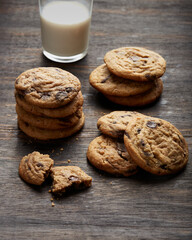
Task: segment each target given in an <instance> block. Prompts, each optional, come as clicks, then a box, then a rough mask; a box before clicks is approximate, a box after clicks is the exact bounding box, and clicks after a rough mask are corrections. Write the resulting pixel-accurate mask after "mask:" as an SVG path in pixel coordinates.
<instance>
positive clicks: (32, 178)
mask: <svg viewBox="0 0 192 240" xmlns="http://www.w3.org/2000/svg"><path fill="white" fill-rule="evenodd" d="M53 164H54V161H53V160H52V159H51V158H50V157H49V155H47V154H40V153H39V152H32V153H30V154H28V155H27V156H24V157H23V158H22V160H21V162H20V165H19V175H20V177H21V178H22V179H23V180H24V181H25V182H27V183H30V184H34V185H41V184H42V183H43V182H44V181H45V179H46V178H47V176H48V175H49V172H50V169H51V167H52V166H53Z"/></svg>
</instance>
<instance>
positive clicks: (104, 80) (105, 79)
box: [101, 74, 111, 83]
mask: <svg viewBox="0 0 192 240" xmlns="http://www.w3.org/2000/svg"><path fill="white" fill-rule="evenodd" d="M110 77H111V74H109V75H108V76H107V77H106V78H104V79H103V80H102V81H101V83H105V82H106V81H107V80H108V79H109V78H110Z"/></svg>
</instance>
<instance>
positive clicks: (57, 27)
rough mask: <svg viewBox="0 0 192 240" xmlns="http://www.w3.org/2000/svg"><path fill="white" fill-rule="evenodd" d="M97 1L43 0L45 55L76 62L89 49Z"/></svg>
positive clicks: (42, 37)
mask: <svg viewBox="0 0 192 240" xmlns="http://www.w3.org/2000/svg"><path fill="white" fill-rule="evenodd" d="M92 6H93V0H39V11H40V20H41V40H42V46H43V54H44V55H45V56H46V57H47V58H49V59H51V60H53V61H55V62H63V63H69V62H75V61H78V60H80V59H82V58H83V57H84V56H85V55H86V54H87V50H88V43H89V29H90V24H91V15H92Z"/></svg>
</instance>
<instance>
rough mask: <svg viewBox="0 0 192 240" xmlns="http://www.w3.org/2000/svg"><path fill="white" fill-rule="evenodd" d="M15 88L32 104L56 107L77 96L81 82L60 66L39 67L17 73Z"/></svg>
mask: <svg viewBox="0 0 192 240" xmlns="http://www.w3.org/2000/svg"><path fill="white" fill-rule="evenodd" d="M15 89H16V91H17V92H18V93H19V94H20V95H22V96H23V98H24V99H25V100H26V101H27V102H28V103H30V104H32V105H35V106H39V107H43V108H57V107H61V106H63V105H66V104H67V103H69V102H70V101H72V100H73V99H74V98H75V97H76V96H77V94H78V92H79V91H80V89H81V83H80V81H79V79H78V78H77V77H75V76H74V75H73V74H71V73H69V72H67V71H65V70H62V69H60V68H54V67H40V68H34V69H30V70H27V71H25V72H23V73H22V74H21V75H19V76H18V78H17V79H16V81H15Z"/></svg>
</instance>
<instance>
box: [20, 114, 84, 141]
mask: <svg viewBox="0 0 192 240" xmlns="http://www.w3.org/2000/svg"><path fill="white" fill-rule="evenodd" d="M84 122H85V116H84V114H82V117H81V118H80V120H79V122H78V123H77V124H76V125H74V126H72V127H68V128H63V129H58V130H49V129H42V128H37V127H34V126H31V125H29V124H28V123H26V122H24V121H23V120H21V119H20V118H19V116H18V126H19V128H20V129H21V130H22V131H23V132H24V133H25V134H27V135H28V136H30V137H32V138H36V139H39V140H51V139H59V138H65V137H69V136H71V135H73V134H75V133H76V132H78V131H79V130H80V129H81V128H82V127H83V125H84Z"/></svg>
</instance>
